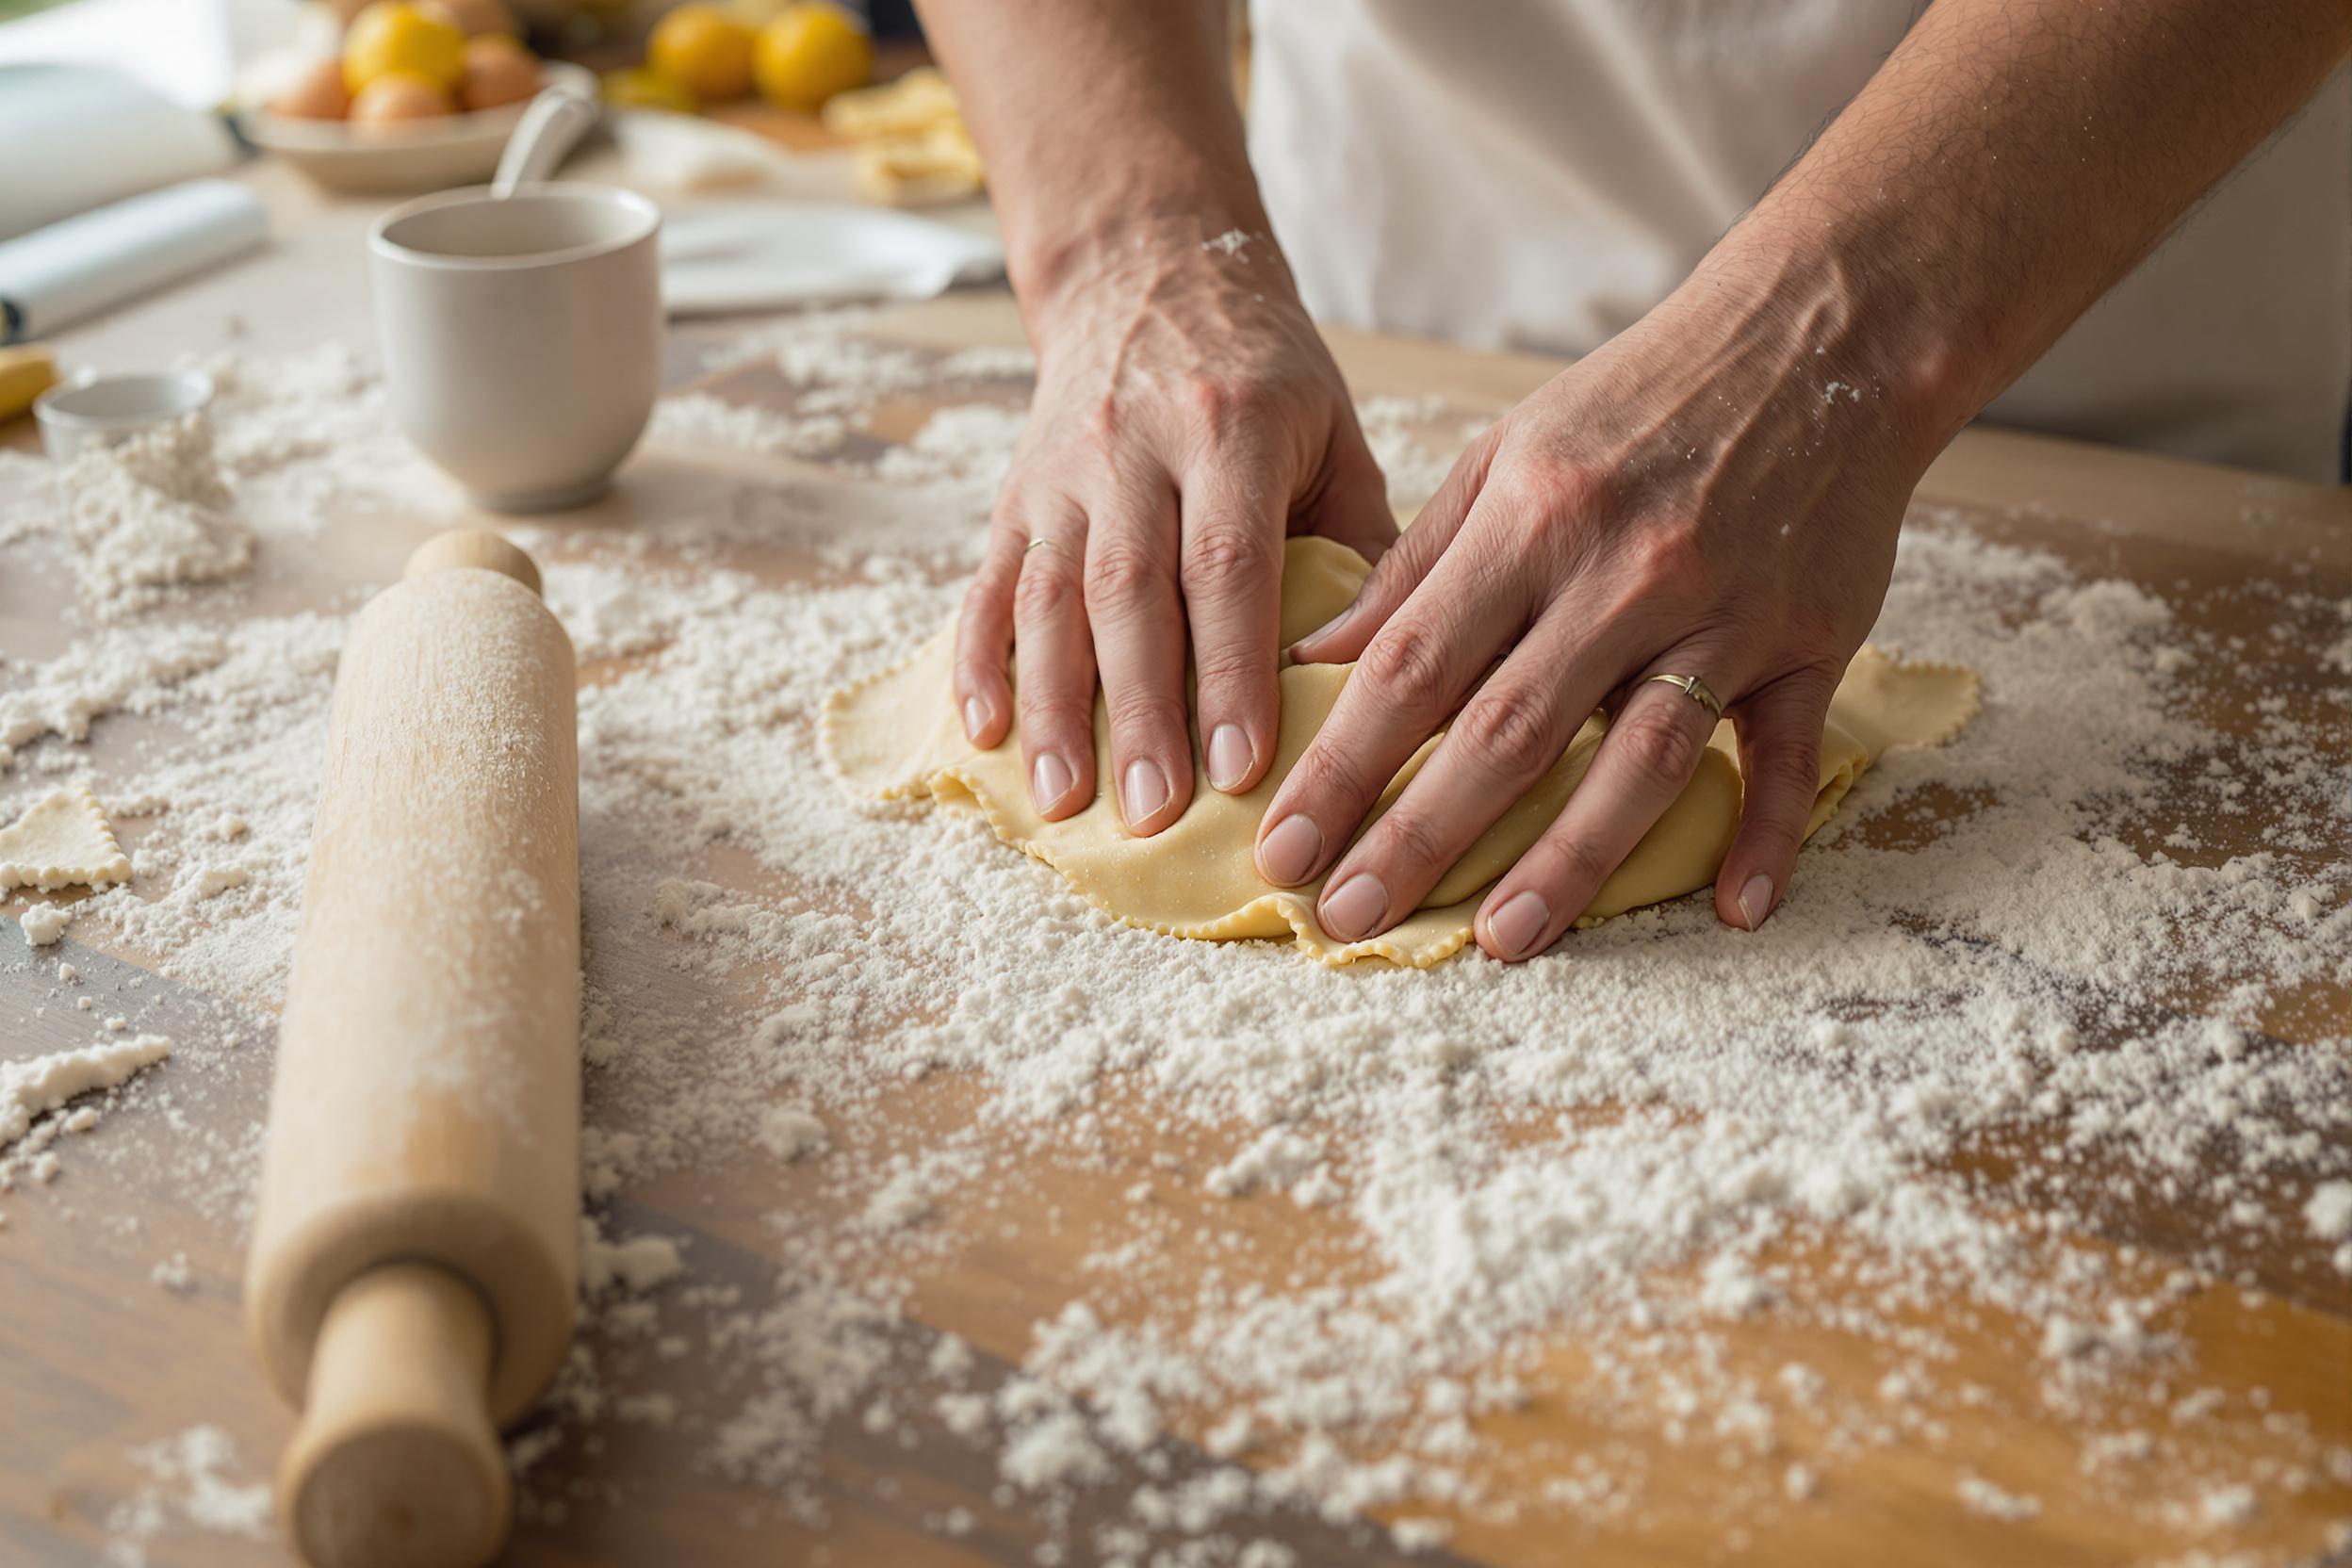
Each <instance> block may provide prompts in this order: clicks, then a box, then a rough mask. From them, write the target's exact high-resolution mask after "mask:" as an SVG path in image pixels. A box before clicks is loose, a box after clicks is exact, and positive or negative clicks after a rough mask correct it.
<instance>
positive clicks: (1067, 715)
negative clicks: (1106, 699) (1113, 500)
mask: <svg viewBox="0 0 2352 1568" xmlns="http://www.w3.org/2000/svg"><path fill="white" fill-rule="evenodd" d="M1033 523H1034V524H1035V526H1036V528H1037V532H1036V533H1035V534H1034V535H1033V536H1032V537H1031V539H1030V541H1029V543H1028V545H1027V546H1026V547H1023V548H1022V550H1021V563H1020V577H1019V580H1018V581H1017V582H1016V584H1015V585H1014V589H1013V636H1014V638H1015V640H1016V642H1017V645H1018V646H1019V647H1020V649H1021V671H1020V673H1021V680H1020V697H1021V764H1022V766H1023V767H1025V768H1026V769H1027V770H1028V776H1029V798H1030V799H1031V800H1032V801H1034V802H1036V804H1037V814H1038V815H1039V816H1041V817H1043V818H1045V820H1046V821H1048V822H1059V821H1060V820H1061V819H1062V818H1064V817H1067V816H1070V815H1071V814H1072V813H1073V812H1077V811H1083V810H1085V809H1086V808H1087V807H1088V806H1090V805H1092V804H1093V802H1094V786H1095V780H1094V640H1093V638H1092V636H1091V635H1089V633H1088V632H1087V629H1086V580H1085V569H1086V523H1085V519H1083V518H1082V517H1080V516H1079V515H1078V513H1077V510H1076V509H1075V508H1074V507H1065V508H1064V509H1063V510H1061V511H1060V512H1058V513H1057V514H1056V515H1054V516H1052V517H1051V518H1036V519H1033Z"/></svg>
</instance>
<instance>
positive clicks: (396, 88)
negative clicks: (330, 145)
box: [351, 71, 455, 126]
mask: <svg viewBox="0 0 2352 1568" xmlns="http://www.w3.org/2000/svg"><path fill="white" fill-rule="evenodd" d="M454 107H455V106H454V105H452V104H451V103H450V102H449V94H448V93H446V92H443V91H442V90H440V89H439V88H437V87H435V86H433V84H432V83H431V82H429V81H427V80H425V79H424V78H423V77H422V76H412V75H410V74H409V73H407V72H405V71H392V72H386V73H384V75H381V76H378V77H377V78H376V79H375V80H374V81H372V82H369V83H368V85H367V86H366V87H364V88H362V89H361V90H360V93H359V96H358V97H356V98H354V99H352V100H351V123H352V124H353V125H377V126H383V125H399V124H403V123H405V122H409V121H412V120H433V119H437V118H438V117H440V116H442V115H445V114H448V113H449V112H450V111H451V110H452V109H453V108H454Z"/></svg>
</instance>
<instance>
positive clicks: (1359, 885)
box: [1317, 607, 1635, 941]
mask: <svg viewBox="0 0 2352 1568" xmlns="http://www.w3.org/2000/svg"><path fill="white" fill-rule="evenodd" d="M1579 619H1580V617H1578V616H1576V615H1574V614H1572V613H1569V612H1568V611H1567V610H1566V609H1565V607H1556V608H1555V609H1553V610H1552V611H1551V612H1549V613H1546V614H1545V616H1544V619H1543V620H1542V621H1540V622H1539V623H1537V625H1536V627H1535V628H1534V629H1532V630H1531V631H1529V633H1528V634H1527V637H1526V638H1524V639H1523V640H1522V641H1521V642H1520V644H1519V645H1518V647H1517V648H1516V649H1514V650H1513V651H1512V652H1511V655H1510V657H1508V658H1507V659H1505V660H1504V661H1503V663H1502V667H1501V668H1500V669H1498V670H1496V671H1495V674H1494V675H1493V676H1492V677H1491V678H1488V680H1487V681H1486V683H1485V684H1484V685H1483V686H1481V687H1479V688H1478V693H1477V694H1475V695H1474V696H1472V697H1471V698H1470V700H1469V701H1468V702H1466V703H1464V704H1463V705H1462V711H1461V713H1459V714H1458V715H1456V717H1455V719H1454V722H1453V723H1452V724H1451V725H1449V726H1448V727H1446V738H1445V739H1444V740H1443V741H1441V742H1439V743H1438V747H1437V750H1436V751H1435V752H1434V753H1433V754H1432V755H1431V756H1430V758H1429V761H1428V762H1427V763H1425V764H1424V765H1423V766H1422V768H1421V771H1420V772H1419V773H1418V774H1416V775H1415V776H1413V782H1412V783H1411V784H1409V785H1407V786H1406V787H1405V790H1404V792H1403V793H1401V794H1399V795H1398V796H1397V800H1396V802H1395V804H1393V805H1392V806H1390V807H1389V809H1387V810H1386V811H1385V812H1383V813H1382V814H1381V816H1380V820H1379V821H1377V822H1375V823H1374V824H1373V825H1371V826H1370V827H1368V828H1366V829H1364V837H1363V838H1362V839H1360V840H1358V841H1356V843H1355V845H1354V847H1352V848H1351V849H1349V850H1348V853H1347V854H1346V855H1344V856H1342V857H1341V858H1340V861H1339V864H1338V865H1337V866H1335V867H1334V868H1333V869H1332V871H1331V877H1330V879H1329V880H1328V882H1327V884H1326V886H1325V888H1324V891H1323V897H1322V900H1321V903H1320V905H1319V907H1318V909H1317V919H1318V921H1319V922H1320V923H1321V924H1322V926H1323V928H1324V930H1326V931H1328V932H1330V933H1331V935H1332V936H1334V937H1337V938H1339V939H1341V940H1343V941H1360V940H1362V939H1364V938H1365V937H1369V936H1373V935H1375V934H1377V933H1379V932H1381V931H1385V930H1387V929H1388V928H1389V927H1390V926H1392V925H1394V924H1396V923H1397V922H1398V921H1400V920H1403V919H1404V918H1405V917H1406V916H1407V915H1409V914H1411V913H1412V912H1413V910H1414V909H1416V908H1418V907H1420V905H1421V901H1422V899H1423V898H1424V897H1425V896H1427V894H1428V893H1429V890H1430V889H1431V888H1434V887H1435V886H1437V883H1438V880H1439V878H1441V877H1443V876H1444V875H1445V874H1446V872H1448V871H1450V870H1451V869H1452V868H1453V864H1454V862H1455V861H1457V860H1459V859H1461V858H1462V854H1463V852H1464V851H1466V850H1468V849H1469V847H1470V846H1471V845H1472V844H1473V843H1475V842H1477V841H1478V836H1479V835H1480V834H1482V833H1484V832H1485V831H1486V830H1487V829H1488V828H1490V827H1492V826H1494V825H1495V820H1496V819H1497V818H1499V817H1501V816H1502V814H1503V813H1504V812H1505V811H1507V810H1509V809H1511V807H1512V806H1513V805H1515V804H1516V803H1517V802H1518V800H1519V798H1520V797H1521V796H1522V795H1524V794H1526V793H1527V791H1528V790H1529V789H1531V788H1532V787H1534V785H1535V783H1536V781H1537V780H1539V779H1541V778H1542V777H1543V776H1544V774H1545V773H1547V772H1549V771H1550V770H1551V767H1552V765H1553V764H1554V763H1556V762H1558V761H1559V760H1560V755H1561V753H1563V752H1565V751H1566V750H1567V749H1568V743H1569V742H1571V741H1573V740H1575V739H1576V731H1577V730H1578V729H1579V728H1581V727H1583V724H1584V721H1585V720H1586V718H1587V717H1589V716H1590V715H1591V714H1592V712H1593V708H1594V707H1595V706H1596V705H1597V704H1598V703H1599V701H1600V699H1601V697H1602V695H1603V694H1605V693H1606V692H1607V691H1608V690H1609V687H1610V686H1611V685H1612V684H1614V683H1615V682H1616V680H1617V678H1619V676H1620V674H1621V673H1622V672H1623V670H1624V669H1625V663H1626V662H1628V661H1629V659H1630V658H1632V657H1635V656H1633V655H1631V654H1629V653H1626V652H1625V651H1623V650H1620V649H1616V648H1613V647H1611V646H1610V645H1608V644H1607V643H1606V642H1601V643H1595V642H1594V640H1593V638H1592V637H1590V636H1589V635H1584V634H1580V629H1579V625H1578V622H1579Z"/></svg>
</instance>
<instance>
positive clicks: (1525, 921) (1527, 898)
mask: <svg viewBox="0 0 2352 1568" xmlns="http://www.w3.org/2000/svg"><path fill="white" fill-rule="evenodd" d="M1551 923H1552V909H1551V906H1550V905H1548V904H1546V903H1544V895H1543V894H1541V893H1539V892H1536V891H1535V890H1532V889H1530V890H1527V891H1526V892H1523V893H1517V894H1514V895H1513V896H1512V897H1511V900H1510V901H1509V902H1508V903H1506V904H1505V905H1504V906H1503V907H1501V908H1499V909H1497V910H1495V912H1494V913H1493V914H1492V915H1490V916H1488V917H1487V922H1486V930H1487V934H1488V935H1489V936H1491V937H1493V938H1494V939H1495V946H1496V947H1499V948H1501V949H1502V950H1503V952H1504V953H1505V954H1506V955H1508V956H1511V957H1513V958H1524V957H1526V956H1527V955H1528V954H1529V953H1530V952H1532V951H1533V950H1534V948H1535V944H1536V943H1538V942H1540V941H1542V940H1543V939H1544V931H1545V929H1546V928H1548V927H1549V926H1550V925H1551Z"/></svg>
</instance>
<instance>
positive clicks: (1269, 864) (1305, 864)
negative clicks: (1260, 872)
mask: <svg viewBox="0 0 2352 1568" xmlns="http://www.w3.org/2000/svg"><path fill="white" fill-rule="evenodd" d="M1321 858H1323V830H1322V829H1321V828H1319V827H1317V826H1315V824H1314V823H1312V822H1310V821H1308V820H1307V819H1306V818H1304V817H1284V818H1283V819H1282V821H1281V822H1279V823H1277V824H1275V825H1274V831H1273V832H1271V833H1268V834H1267V835H1266V838H1265V839H1264V840H1263V841H1260V842H1259V844H1258V864H1259V866H1260V867H1261V868H1263V869H1264V870H1265V872H1266V879H1267V880H1268V881H1270V882H1272V883H1274V884H1275V885H1276V886H1277V887H1282V888H1294V887H1297V886H1298V885H1299V883H1301V882H1304V881H1305V880H1306V879H1307V878H1308V877H1310V876H1313V875H1314V874H1315V862H1316V861H1318V860H1320V859H1321Z"/></svg>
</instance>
